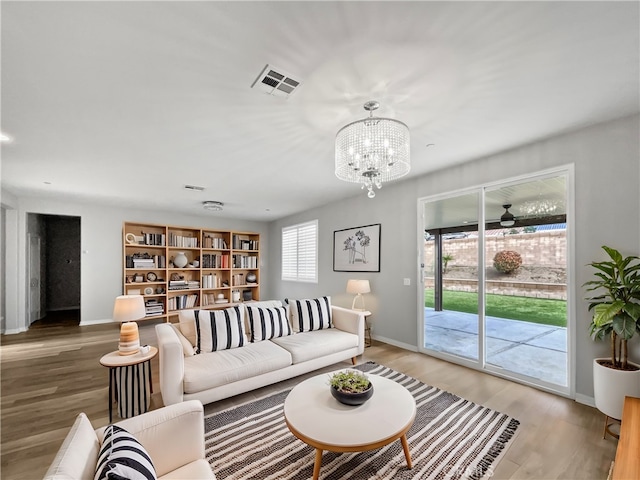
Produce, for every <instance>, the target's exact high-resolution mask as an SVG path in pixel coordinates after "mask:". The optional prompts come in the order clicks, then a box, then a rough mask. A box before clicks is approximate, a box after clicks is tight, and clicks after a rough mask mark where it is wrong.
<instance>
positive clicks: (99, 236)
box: [6, 197, 269, 333]
mask: <svg viewBox="0 0 640 480" xmlns="http://www.w3.org/2000/svg"><path fill="white" fill-rule="evenodd" d="M11 212H12V211H7V213H11ZM13 212H17V214H16V216H17V222H16V225H12V224H10V223H8V224H7V245H6V248H7V258H8V259H9V258H11V259H13V258H17V263H16V264H17V265H18V266H19V268H18V269H17V271H16V272H9V271H7V276H6V281H7V285H6V290H7V291H6V296H7V299H6V300H7V318H6V328H7V333H17V332H20V331H24V330H25V329H26V313H27V311H26V305H27V297H26V294H27V289H26V251H27V250H26V249H27V245H26V231H27V225H26V222H27V214H28V213H40V214H51V215H73V216H78V217H80V224H81V226H80V228H81V230H80V232H81V233H80V235H81V251H82V253H81V274H80V275H81V298H80V305H81V309H80V319H81V325H88V324H92V323H100V322H105V321H110V319H111V315H112V311H113V301H114V299H115V297H116V296H118V295H121V294H122V267H123V260H122V224H123V222H125V221H132V222H141V223H160V224H169V225H176V226H186V227H205V228H220V229H229V230H241V231H252V232H257V233H260V234H261V235H262V236H261V251H262V252H264V254H263V255H262V262H263V265H264V267H263V270H262V271H261V278H268V275H269V269H268V268H267V267H266V260H267V258H268V254H267V252H268V245H269V242H268V238H267V235H266V234H267V224H266V223H264V222H251V221H245V220H233V219H228V218H222V217H220V216H218V215H202V216H199V215H198V216H187V215H182V214H177V213H166V212H158V211H155V212H154V211H148V210H143V209H134V208H127V209H125V208H118V207H107V206H101V205H92V204H89V203H86V202H84V201H83V202H60V201H55V200H51V199H47V198H35V197H20V198H18V199H17V207H16V210H14V211H13ZM13 238H15V239H16V242H15V245H10V243H9V239H13ZM11 261H12V262H13V260H11ZM8 262H9V260H8ZM263 275H264V276H263ZM10 284H14V285H16V286H17V288H16V291H15V292H9V285H10ZM260 291H261V295H262V296H263V297H264V298H267V297H266V295H267V294H269V291H268V287H264V288H263V287H261V290H260Z"/></svg>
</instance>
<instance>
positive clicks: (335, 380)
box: [329, 370, 373, 405]
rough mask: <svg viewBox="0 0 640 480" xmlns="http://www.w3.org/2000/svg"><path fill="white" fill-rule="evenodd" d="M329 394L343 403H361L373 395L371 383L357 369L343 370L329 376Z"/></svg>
mask: <svg viewBox="0 0 640 480" xmlns="http://www.w3.org/2000/svg"><path fill="white" fill-rule="evenodd" d="M329 385H330V390H331V395H333V397H334V398H335V399H336V400H338V401H339V402H340V403H344V404H345V405H362V404H363V403H364V402H366V401H367V400H369V399H370V398H371V396H372V395H373V384H372V383H371V381H370V380H369V377H367V376H366V375H365V374H364V373H362V372H359V371H358V370H343V371H340V372H336V373H334V374H332V375H331V376H330V377H329Z"/></svg>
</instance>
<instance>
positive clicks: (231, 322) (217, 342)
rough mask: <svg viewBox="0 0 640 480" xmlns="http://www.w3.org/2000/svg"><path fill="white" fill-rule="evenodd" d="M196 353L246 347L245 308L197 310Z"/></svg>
mask: <svg viewBox="0 0 640 480" xmlns="http://www.w3.org/2000/svg"><path fill="white" fill-rule="evenodd" d="M194 314H195V319H196V353H206V352H216V351H218V350H228V349H230V348H237V347H241V346H243V345H244V343H245V341H246V339H245V331H244V308H241V307H239V306H235V307H231V308H225V309H224V310H196V311H195V312H194Z"/></svg>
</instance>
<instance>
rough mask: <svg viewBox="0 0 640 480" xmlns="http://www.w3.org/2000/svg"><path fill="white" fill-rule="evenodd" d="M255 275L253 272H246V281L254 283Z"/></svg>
mask: <svg viewBox="0 0 640 480" xmlns="http://www.w3.org/2000/svg"><path fill="white" fill-rule="evenodd" d="M256 280H257V277H256V274H255V273H252V272H249V273H247V283H256Z"/></svg>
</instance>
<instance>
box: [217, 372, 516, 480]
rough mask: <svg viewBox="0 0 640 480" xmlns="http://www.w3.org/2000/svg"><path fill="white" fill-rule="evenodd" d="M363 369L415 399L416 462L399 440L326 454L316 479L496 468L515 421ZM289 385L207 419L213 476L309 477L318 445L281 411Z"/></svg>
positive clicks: (412, 439)
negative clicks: (372, 447) (290, 425)
mask: <svg viewBox="0 0 640 480" xmlns="http://www.w3.org/2000/svg"><path fill="white" fill-rule="evenodd" d="M354 368H358V369H360V370H364V371H366V372H370V373H374V374H376V375H380V376H383V377H387V378H390V379H392V380H395V381H396V382H398V383H400V384H402V385H404V386H405V387H406V388H407V389H408V390H409V391H410V392H411V394H412V395H413V396H414V398H415V399H416V406H417V413H416V419H415V422H414V424H413V426H412V427H411V429H410V430H409V432H408V433H407V440H408V443H409V448H410V450H411V457H412V460H413V468H412V469H411V470H410V469H408V468H407V465H406V461H405V457H404V453H403V450H402V445H401V444H400V442H399V441H396V442H393V443H392V444H390V445H387V446H385V447H382V448H380V449H378V450H372V451H369V452H360V453H333V452H324V455H323V459H322V468H321V470H320V478H321V479H333V480H338V479H354V480H356V479H362V480H365V479H373V478H375V479H409V478H411V479H420V480H426V479H447V480H448V479H454V480H455V479H459V478H464V479H472V480H473V479H480V478H483V477H485V478H488V477H490V476H492V474H493V469H494V468H495V465H496V463H497V461H498V459H499V458H500V456H501V454H502V453H503V452H504V450H505V448H506V446H507V444H508V443H509V441H510V440H512V439H513V437H514V435H515V433H516V430H517V428H518V425H519V422H518V420H515V419H514V418H511V417H509V416H508V415H504V414H502V413H499V412H496V411H495V410H491V409H490V408H485V407H483V406H480V405H476V404H475V403H473V402H470V401H468V400H465V399H463V398H460V397H457V396H456V395H453V394H451V393H447V392H444V391H442V390H439V389H437V388H434V387H430V386H429V385H425V384H424V383H422V382H420V381H418V380H416V379H414V378H411V377H408V376H406V375H404V374H402V373H398V372H396V371H394V370H392V369H390V368H387V367H384V366H381V365H377V364H375V363H372V362H369V363H366V364H363V365H359V366H358V367H354ZM288 393H289V390H286V391H283V392H280V393H277V394H274V395H271V396H269V397H266V398H263V399H260V400H257V401H254V402H251V403H247V404H245V405H241V406H239V407H235V408H232V409H230V410H227V411H224V412H220V413H217V414H214V415H211V416H208V417H206V418H205V442H206V447H205V448H206V456H207V459H208V461H209V463H210V464H211V468H212V469H213V471H214V473H215V474H216V477H217V478H218V480H224V479H235V480H239V479H261V480H262V479H273V480H283V479H295V480H298V479H299V480H303V479H304V480H306V479H310V478H311V476H312V473H313V463H314V456H315V450H314V449H313V448H312V447H310V446H308V445H306V444H305V443H303V442H302V441H300V440H298V439H297V438H296V437H294V436H293V434H292V433H291V432H289V429H288V428H287V426H286V425H285V422H284V415H283V412H282V409H283V404H284V399H285V398H286V396H287V394H288Z"/></svg>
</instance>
